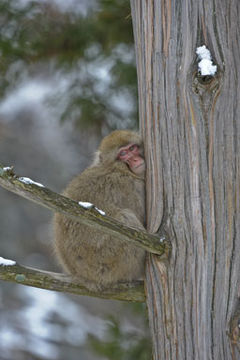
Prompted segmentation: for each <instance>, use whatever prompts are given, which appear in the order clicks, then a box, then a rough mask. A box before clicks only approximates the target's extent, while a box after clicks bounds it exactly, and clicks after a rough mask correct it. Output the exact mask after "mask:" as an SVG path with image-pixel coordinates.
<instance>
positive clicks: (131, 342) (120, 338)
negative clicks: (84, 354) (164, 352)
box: [89, 317, 151, 360]
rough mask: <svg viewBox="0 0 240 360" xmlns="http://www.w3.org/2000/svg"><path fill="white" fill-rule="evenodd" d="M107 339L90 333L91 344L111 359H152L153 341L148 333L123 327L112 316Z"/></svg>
mask: <svg viewBox="0 0 240 360" xmlns="http://www.w3.org/2000/svg"><path fill="white" fill-rule="evenodd" d="M107 337H108V340H107V341H102V340H99V339H98V338H97V337H95V336H93V335H89V345H90V347H91V348H92V350H93V351H94V353H95V354H97V355H98V356H101V357H104V358H106V359H109V360H136V359H138V360H150V359H151V342H150V340H149V338H148V336H147V335H146V334H139V333H137V331H136V330H134V329H129V330H128V329H124V330H122V329H121V325H120V322H119V321H117V320H116V319H115V318H113V317H110V318H109V323H108V328H107Z"/></svg>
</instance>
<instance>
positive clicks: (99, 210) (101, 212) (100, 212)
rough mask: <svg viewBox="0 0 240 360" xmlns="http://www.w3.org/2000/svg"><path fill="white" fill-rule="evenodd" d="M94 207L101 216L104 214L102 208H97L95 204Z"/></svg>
mask: <svg viewBox="0 0 240 360" xmlns="http://www.w3.org/2000/svg"><path fill="white" fill-rule="evenodd" d="M94 208H95V209H96V210H97V211H98V212H99V214H101V215H103V216H104V215H106V213H105V212H104V211H103V210H101V209H98V208H97V207H96V206H94Z"/></svg>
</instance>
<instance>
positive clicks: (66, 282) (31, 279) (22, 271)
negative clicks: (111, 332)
mask: <svg viewBox="0 0 240 360" xmlns="http://www.w3.org/2000/svg"><path fill="white" fill-rule="evenodd" d="M0 279H1V280H4V281H11V282H15V283H18V284H22V285H28V286H34V287H37V288H41V289H46V290H54V291H61V292H68V293H72V294H77V295H86V296H92V297H98V298H102V299H113V300H122V301H129V302H131V301H133V302H144V301H145V296H144V289H143V281H134V282H131V283H121V284H118V285H116V286H114V287H113V288H109V289H106V290H104V291H101V292H93V291H89V290H88V289H87V288H86V287H84V286H82V285H81V284H79V283H77V282H76V281H74V279H73V278H72V277H71V276H68V275H64V274H60V273H53V272H48V271H42V270H39V269H33V268H29V267H25V266H21V265H19V264H15V265H9V266H6V265H0Z"/></svg>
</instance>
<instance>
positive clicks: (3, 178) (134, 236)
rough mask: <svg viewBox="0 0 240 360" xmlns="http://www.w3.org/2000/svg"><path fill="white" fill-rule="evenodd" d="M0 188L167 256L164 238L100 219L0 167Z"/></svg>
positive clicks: (89, 210)
mask: <svg viewBox="0 0 240 360" xmlns="http://www.w3.org/2000/svg"><path fill="white" fill-rule="evenodd" d="M0 185H1V186H2V187H4V188H5V189H7V190H9V191H11V192H14V193H16V194H18V195H20V196H22V197H24V198H26V199H28V200H31V201H33V202H35V203H37V204H39V205H42V206H44V207H46V208H48V209H50V210H53V211H56V212H60V213H62V214H64V215H66V216H68V217H69V218H71V219H73V220H77V221H79V222H81V223H83V224H85V225H88V226H91V227H94V228H95V229H96V230H100V231H104V232H105V233H107V234H109V235H113V236H115V237H116V238H119V239H120V240H125V241H129V242H131V243H134V245H135V246H138V247H141V248H143V249H145V250H147V251H149V252H151V253H154V254H158V255H164V254H168V253H169V250H170V243H169V241H168V240H167V239H166V238H165V236H159V235H152V234H149V233H147V232H146V231H141V230H139V229H136V228H133V227H129V226H125V225H124V224H122V223H120V222H118V221H116V220H115V219H112V218H111V217H109V216H107V215H101V214H100V212H99V211H97V210H96V208H94V207H92V208H89V209H86V208H85V207H83V206H80V205H79V203H78V202H76V201H73V200H71V199H69V198H67V197H65V196H62V195H59V194H57V193H55V192H53V191H51V190H49V189H48V188H46V187H44V186H43V185H41V184H39V183H36V182H34V181H32V180H31V179H28V178H22V177H18V176H16V175H15V174H14V172H13V170H12V168H10V167H2V166H0Z"/></svg>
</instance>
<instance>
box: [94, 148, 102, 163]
mask: <svg viewBox="0 0 240 360" xmlns="http://www.w3.org/2000/svg"><path fill="white" fill-rule="evenodd" d="M101 160H102V159H101V152H100V151H99V150H98V151H96V152H95V154H94V159H93V162H92V165H91V166H97V165H99V164H100V163H101Z"/></svg>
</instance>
